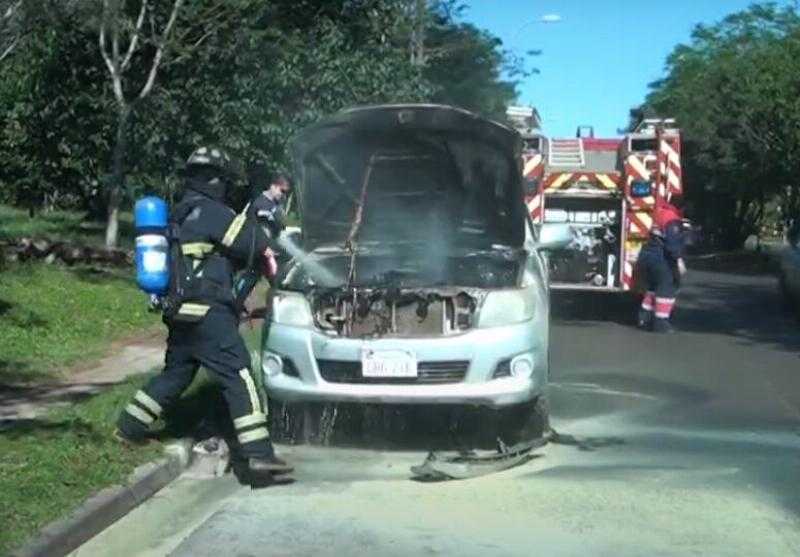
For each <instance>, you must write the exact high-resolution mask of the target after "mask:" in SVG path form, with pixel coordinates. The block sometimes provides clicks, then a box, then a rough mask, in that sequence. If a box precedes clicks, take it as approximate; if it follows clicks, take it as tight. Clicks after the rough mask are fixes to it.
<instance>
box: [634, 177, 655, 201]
mask: <svg viewBox="0 0 800 557" xmlns="http://www.w3.org/2000/svg"><path fill="white" fill-rule="evenodd" d="M652 194H653V183H652V182H645V181H635V182H633V183H631V197H637V198H640V197H650V196H651V195H652Z"/></svg>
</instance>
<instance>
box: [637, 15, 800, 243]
mask: <svg viewBox="0 0 800 557" xmlns="http://www.w3.org/2000/svg"><path fill="white" fill-rule="evenodd" d="M666 70H667V71H666V76H665V77H664V78H663V79H661V80H659V81H657V82H654V83H652V84H651V86H650V87H651V92H650V93H649V95H648V96H647V99H646V100H645V103H644V105H643V106H642V107H639V108H638V109H637V110H635V111H634V112H633V114H632V115H633V116H634V117H638V116H640V115H652V114H659V115H664V116H674V117H676V118H677V119H678V123H679V125H680V126H681V127H682V129H683V132H684V151H683V165H684V176H685V179H686V181H687V183H688V187H687V194H688V196H689V197H690V199H691V200H692V201H694V203H695V204H696V205H697V206H698V207H699V208H700V209H701V218H702V219H703V220H704V221H705V223H706V225H707V226H708V227H709V228H711V229H714V230H718V231H719V232H720V233H721V235H722V236H723V239H724V241H725V243H726V244H727V245H729V246H736V245H739V244H740V243H741V242H742V241H743V239H744V238H746V237H747V235H749V234H753V233H757V232H758V231H759V229H760V227H761V226H762V224H763V223H764V219H765V215H766V211H767V208H768V206H769V204H770V203H771V202H772V201H773V200H779V202H780V204H781V207H782V209H783V214H784V218H786V219H788V218H791V216H792V214H795V215H796V214H797V211H798V206H797V199H798V187H800V181H798V178H797V174H798V167H797V166H798V164H797V161H798V158H797V157H798V155H800V100H798V96H797V91H798V90H800V19H799V18H798V15H797V14H796V13H795V12H794V11H793V10H791V9H785V8H778V7H776V6H775V5H773V4H765V5H754V6H751V7H750V8H749V9H747V10H745V11H743V12H739V13H735V14H732V15H730V16H728V17H726V18H725V19H724V20H723V21H721V22H720V23H718V24H716V25H712V26H703V25H698V26H697V27H696V28H695V29H694V31H693V33H692V40H691V43H690V44H688V45H683V44H681V45H678V46H676V47H675V49H674V50H673V52H672V53H671V54H670V55H669V57H668V58H667V64H666Z"/></svg>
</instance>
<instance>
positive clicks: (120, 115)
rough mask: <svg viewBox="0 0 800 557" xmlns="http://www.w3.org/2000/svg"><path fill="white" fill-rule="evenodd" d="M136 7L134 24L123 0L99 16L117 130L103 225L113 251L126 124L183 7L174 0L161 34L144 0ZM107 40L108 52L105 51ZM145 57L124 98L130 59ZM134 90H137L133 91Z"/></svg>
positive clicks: (110, 2)
mask: <svg viewBox="0 0 800 557" xmlns="http://www.w3.org/2000/svg"><path fill="white" fill-rule="evenodd" d="M140 2H141V3H140V7H139V11H138V15H137V16H136V19H135V22H132V21H131V20H130V19H129V17H128V14H127V13H126V4H127V3H126V2H125V0H103V12H102V15H101V19H100V30H99V43H100V52H101V54H102V56H103V61H104V62H105V64H106V67H107V68H108V74H109V77H110V79H111V85H112V88H113V91H114V99H115V100H116V111H117V130H116V137H115V139H114V156H113V162H112V178H111V180H112V181H111V184H110V187H109V196H108V222H107V225H106V247H109V248H111V247H115V246H116V245H117V237H118V232H119V208H120V202H121V200H122V195H123V192H124V191H125V169H124V158H125V154H126V152H127V139H128V123H129V121H130V118H131V113H132V112H133V110H134V109H135V108H136V106H137V105H138V104H139V103H140V102H141V101H143V100H144V99H145V98H147V96H148V95H149V94H150V92H151V91H152V90H153V86H154V85H155V82H156V78H157V77H158V70H159V68H160V67H161V62H162V60H163V58H164V53H165V51H166V49H167V46H168V44H169V41H170V38H171V34H172V30H173V28H174V27H175V22H176V21H177V19H178V13H179V12H180V9H181V7H182V6H183V0H174V1H173V3H172V9H171V10H170V13H169V16H168V19H167V21H166V23H165V24H164V26H163V28H162V29H161V31H160V32H159V31H157V30H156V17H157V15H158V14H157V11H156V10H155V8H153V7H152V6H150V4H149V1H148V0H140ZM148 19H149V23H150V37H149V40H148V39H147V38H146V37H145V36H144V32H145V21H147V20H148ZM125 33H127V34H129V36H128V38H127V42H128V44H127V47H122V46H121V43H122V41H124V40H125V38H124V37H123V35H124V34H125ZM109 36H110V42H111V50H110V51H109V48H108V44H107V42H108V39H107V37H109ZM148 43H149V46H150V47H151V48H150V50H151V52H150V53H149V56H148V58H149V60H148V65H149V69H148V70H147V71H146V78H145V80H144V83H143V84H142V85H141V86H140V87H136V88H134V92H133V95H131V96H130V97H129V96H128V95H126V91H125V83H124V78H125V76H126V74H127V73H128V70H129V69H130V67H131V62H132V61H133V58H134V55H136V54H139V53H140V49H141V48H142V47H144V46H145V45H147V44H148ZM136 89H138V90H136Z"/></svg>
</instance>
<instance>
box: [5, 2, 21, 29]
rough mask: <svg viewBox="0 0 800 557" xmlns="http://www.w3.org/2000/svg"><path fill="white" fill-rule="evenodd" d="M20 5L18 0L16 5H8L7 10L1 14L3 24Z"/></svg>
mask: <svg viewBox="0 0 800 557" xmlns="http://www.w3.org/2000/svg"><path fill="white" fill-rule="evenodd" d="M21 5H22V0H19V1H18V2H17V3H16V4H11V5H9V6H8V9H7V10H6V11H5V13H4V14H3V19H2V21H3V23H5V22H6V21H8V20H9V19H11V18H12V17H13V16H14V14H15V13H16V11H17V10H18V9H19V7H20V6H21Z"/></svg>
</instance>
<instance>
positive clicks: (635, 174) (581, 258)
mask: <svg viewBox="0 0 800 557" xmlns="http://www.w3.org/2000/svg"><path fill="white" fill-rule="evenodd" d="M508 117H509V119H510V120H511V121H512V122H513V123H514V125H515V126H516V127H517V129H518V130H519V131H520V133H521V134H522V136H523V140H524V149H523V175H524V178H525V183H526V187H527V196H526V202H527V204H528V209H529V210H530V214H531V218H532V219H533V222H534V223H548V222H553V223H569V224H571V225H572V228H573V230H574V232H575V239H574V240H573V242H572V244H570V246H568V247H567V248H566V249H564V250H561V251H558V252H555V253H552V254H551V256H550V272H551V275H550V276H551V286H552V287H553V288H556V289H570V290H593V291H606V292H626V291H630V290H633V289H634V286H635V285H634V281H635V278H634V268H635V263H636V259H637V257H638V255H639V250H640V249H641V247H642V245H643V244H644V242H645V241H646V240H647V237H648V235H649V232H650V227H651V226H652V223H653V212H654V210H655V208H656V206H657V205H658V204H660V203H663V202H664V201H669V200H670V198H671V197H672V196H674V195H680V194H681V193H682V181H681V159H680V152H681V139H680V131H679V130H678V129H677V128H676V127H675V121H674V120H672V119H660V118H649V119H645V120H642V122H641V123H640V124H639V125H638V126H637V127H636V128H635V129H634V131H632V132H630V133H627V134H625V135H624V136H623V137H621V138H613V139H600V138H595V137H594V130H593V128H592V127H590V126H581V127H579V128H578V131H577V133H576V137H574V138H569V139H555V138H548V137H546V136H544V135H543V134H541V133H539V130H538V121H539V119H538V114H537V113H536V111H535V110H534V109H531V108H526V107H511V108H509V110H508Z"/></svg>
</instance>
